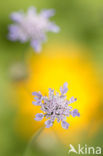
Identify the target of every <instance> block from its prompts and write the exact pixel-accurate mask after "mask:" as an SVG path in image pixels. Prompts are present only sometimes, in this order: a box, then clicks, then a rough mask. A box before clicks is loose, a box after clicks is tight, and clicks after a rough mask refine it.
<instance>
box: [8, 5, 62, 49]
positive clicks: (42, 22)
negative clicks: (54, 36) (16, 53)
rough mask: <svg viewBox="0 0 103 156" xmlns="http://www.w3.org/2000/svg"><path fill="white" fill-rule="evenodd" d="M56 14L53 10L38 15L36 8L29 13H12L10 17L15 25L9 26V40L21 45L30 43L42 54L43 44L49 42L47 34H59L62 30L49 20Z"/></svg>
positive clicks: (43, 11) (29, 10) (30, 9)
mask: <svg viewBox="0 0 103 156" xmlns="http://www.w3.org/2000/svg"><path fill="white" fill-rule="evenodd" d="M54 14H55V11H54V10H53V9H50V10H42V11H41V12H40V13H39V14H37V12H36V8H34V7H30V8H29V9H28V11H27V13H24V12H23V11H19V12H14V13H12V14H11V16H10V17H11V19H12V20H13V22H14V24H11V25H10V26H9V34H8V38H9V39H10V40H11V41H17V40H18V41H20V42H21V43H24V42H27V41H30V45H31V46H32V47H33V48H34V50H35V51H36V52H40V51H41V44H42V43H44V42H45V41H46V40H47V38H46V33H47V32H54V33H58V32H59V30H60V29H59V27H58V26H57V25H56V24H55V23H54V22H50V20H49V18H50V17H52V16H54Z"/></svg>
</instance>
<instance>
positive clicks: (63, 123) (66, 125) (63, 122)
mask: <svg viewBox="0 0 103 156" xmlns="http://www.w3.org/2000/svg"><path fill="white" fill-rule="evenodd" d="M61 124H62V127H63V128H64V129H68V127H69V123H67V122H66V121H62V123H61Z"/></svg>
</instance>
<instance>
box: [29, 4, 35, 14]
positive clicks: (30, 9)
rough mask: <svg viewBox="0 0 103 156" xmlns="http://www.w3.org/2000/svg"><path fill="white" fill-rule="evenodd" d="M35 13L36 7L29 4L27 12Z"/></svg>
mask: <svg viewBox="0 0 103 156" xmlns="http://www.w3.org/2000/svg"><path fill="white" fill-rule="evenodd" d="M35 13H36V8H34V7H33V6H31V7H30V8H29V9H28V14H29V15H33V14H34V15H35Z"/></svg>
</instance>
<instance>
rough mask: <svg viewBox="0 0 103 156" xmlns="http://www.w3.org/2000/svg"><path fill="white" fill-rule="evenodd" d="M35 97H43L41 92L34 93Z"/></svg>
mask: <svg viewBox="0 0 103 156" xmlns="http://www.w3.org/2000/svg"><path fill="white" fill-rule="evenodd" d="M32 95H33V96H37V97H38V98H39V99H40V98H41V97H42V95H41V93H40V92H32Z"/></svg>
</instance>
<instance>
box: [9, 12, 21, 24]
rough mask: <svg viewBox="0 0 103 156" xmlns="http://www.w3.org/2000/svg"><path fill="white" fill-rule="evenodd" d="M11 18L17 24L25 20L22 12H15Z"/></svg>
mask: <svg viewBox="0 0 103 156" xmlns="http://www.w3.org/2000/svg"><path fill="white" fill-rule="evenodd" d="M10 18H11V19H12V20H13V21H15V22H21V21H22V19H23V13H22V12H14V13H12V14H11V15H10Z"/></svg>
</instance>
